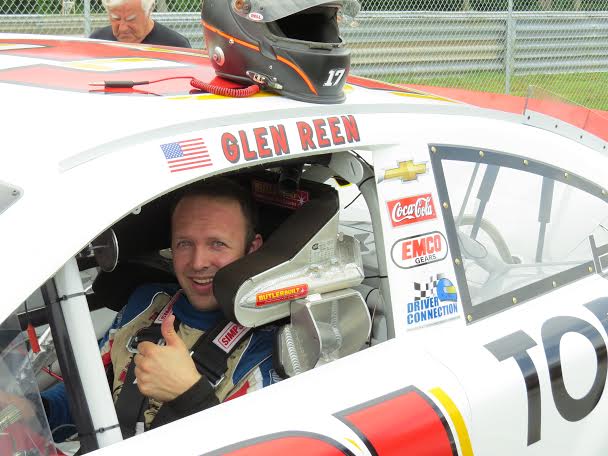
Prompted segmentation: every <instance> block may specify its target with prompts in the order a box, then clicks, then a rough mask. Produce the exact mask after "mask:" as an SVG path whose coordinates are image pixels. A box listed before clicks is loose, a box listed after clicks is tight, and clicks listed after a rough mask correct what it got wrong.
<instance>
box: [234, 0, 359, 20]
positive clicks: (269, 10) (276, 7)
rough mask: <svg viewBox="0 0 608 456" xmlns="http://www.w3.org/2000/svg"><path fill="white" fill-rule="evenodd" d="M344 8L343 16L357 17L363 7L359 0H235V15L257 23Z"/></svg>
mask: <svg viewBox="0 0 608 456" xmlns="http://www.w3.org/2000/svg"><path fill="white" fill-rule="evenodd" d="M323 4H328V5H337V6H341V7H342V15H344V16H347V17H351V18H352V17H355V16H356V15H357V13H358V12H359V10H360V9H361V6H360V5H359V2H358V1H357V0H337V1H334V2H332V1H331V0H281V1H279V2H278V1H276V0H233V1H232V9H233V10H234V12H235V13H237V14H239V15H240V16H243V17H245V18H247V19H250V20H252V21H257V22H272V21H276V20H279V19H282V18H284V17H286V16H290V15H292V14H295V13H297V12H300V11H304V10H306V9H308V8H312V7H313V6H318V5H323Z"/></svg>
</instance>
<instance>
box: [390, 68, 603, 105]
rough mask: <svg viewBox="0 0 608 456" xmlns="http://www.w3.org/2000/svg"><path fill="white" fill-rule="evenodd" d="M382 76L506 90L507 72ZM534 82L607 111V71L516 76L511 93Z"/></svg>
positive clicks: (524, 91) (520, 92)
mask: <svg viewBox="0 0 608 456" xmlns="http://www.w3.org/2000/svg"><path fill="white" fill-rule="evenodd" d="M382 79H384V80H386V81H387V82H392V83H400V84H422V85H429V86H440V87H454V88H461V89H469V90H479V91H482V92H495V93H505V76H504V74H503V73H500V72H497V71H486V72H479V73H472V74H465V75H462V76H445V77H435V78H420V77H410V78H408V77H404V76H403V75H389V76H387V77H383V78H382ZM530 85H534V86H536V87H540V88H541V89H544V90H547V91H549V92H552V93H555V94H557V95H559V96H560V97H563V98H565V99H567V100H570V101H573V102H575V103H578V104H581V105H583V106H586V107H587V108H593V109H602V110H605V111H608V90H607V88H608V73H570V74H535V75H527V76H513V77H512V78H511V91H510V95H517V96H523V97H525V96H526V95H527V92H528V86H530Z"/></svg>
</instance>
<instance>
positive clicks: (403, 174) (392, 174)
mask: <svg viewBox="0 0 608 456" xmlns="http://www.w3.org/2000/svg"><path fill="white" fill-rule="evenodd" d="M424 173H426V163H414V160H407V161H404V162H399V166H398V167H397V168H392V169H387V170H385V171H384V175H383V176H382V177H380V181H379V182H382V181H383V180H391V179H401V182H408V181H413V180H416V179H418V174H424Z"/></svg>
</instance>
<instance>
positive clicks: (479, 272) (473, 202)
mask: <svg viewBox="0 0 608 456" xmlns="http://www.w3.org/2000/svg"><path fill="white" fill-rule="evenodd" d="M456 149H458V151H459V152H464V153H458V154H457V153H456ZM439 166H440V168H439ZM435 167H436V169H437V170H438V171H439V172H440V173H441V174H443V178H444V182H445V191H446V192H447V195H449V201H450V203H449V212H450V217H448V218H446V224H448V225H451V224H453V225H452V227H453V228H452V231H453V232H452V236H453V237H454V238H455V239H454V240H455V241H456V242H455V243H457V245H458V249H459V252H456V254H455V253H454V252H452V253H453V255H454V256H455V257H456V258H455V263H456V264H457V265H458V264H460V266H461V268H460V275H461V280H462V281H466V288H467V289H468V294H469V305H470V309H468V310H469V311H470V313H469V315H471V317H468V320H469V321H472V320H474V319H476V318H479V317H483V316H486V315H489V314H491V313H494V312H495V311H498V310H502V309H503V308H505V307H508V306H510V305H514V304H517V303H518V302H522V301H524V300H526V299H530V298H532V297H534V296H537V295H540V294H542V293H545V292H547V291H550V290H551V289H553V288H557V287H560V286H563V285H567V284H568V283H571V282H573V281H575V280H578V279H579V278H582V277H584V276H586V275H588V274H590V273H593V272H595V271H596V270H598V269H600V270H601V269H602V264H603V266H604V268H605V267H606V266H608V264H606V262H607V261H608V204H607V201H606V195H605V191H604V192H602V189H601V188H599V187H597V186H594V184H593V183H591V182H589V181H586V180H585V179H583V178H581V177H579V176H576V175H573V174H571V173H569V172H568V171H567V170H562V169H557V168H555V167H552V166H551V165H548V164H543V163H534V162H533V160H532V159H528V158H526V157H514V156H512V155H508V154H503V153H500V152H493V151H487V152H485V151H484V152H483V153H480V152H479V150H472V149H468V148H453V149H451V150H450V148H446V147H444V148H443V149H442V154H441V157H440V162H437V163H436V164H435ZM455 243H452V245H455ZM456 259H457V260H458V261H456ZM602 261H603V263H602ZM461 288H462V286H461ZM465 311H466V309H465Z"/></svg>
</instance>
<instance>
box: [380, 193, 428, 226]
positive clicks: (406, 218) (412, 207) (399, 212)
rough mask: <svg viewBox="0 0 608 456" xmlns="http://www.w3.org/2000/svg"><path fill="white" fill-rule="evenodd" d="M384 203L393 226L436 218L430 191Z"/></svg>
mask: <svg viewBox="0 0 608 456" xmlns="http://www.w3.org/2000/svg"><path fill="white" fill-rule="evenodd" d="M386 205H387V207H388V212H389V214H390V216H391V225H393V227H398V226H403V225H411V224H413V223H418V222H422V221H424V220H432V219H436V218H437V213H436V212H435V205H434V204H433V197H432V196H431V194H430V193H425V194H423V195H416V196H408V197H407V198H400V199H397V200H392V201H387V203H386Z"/></svg>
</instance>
